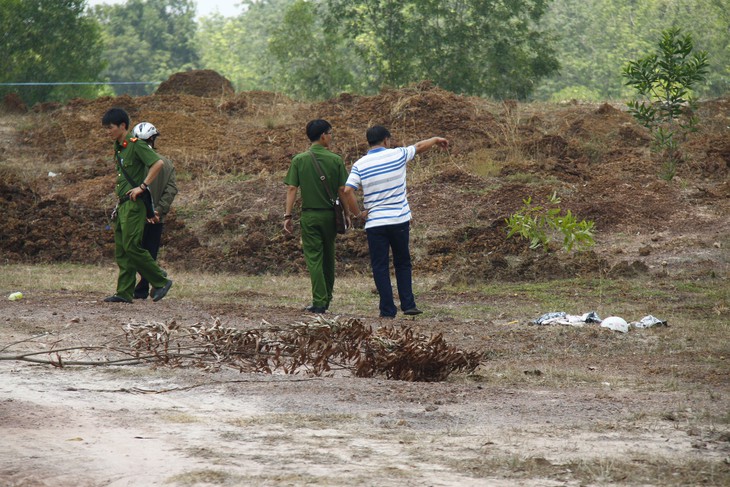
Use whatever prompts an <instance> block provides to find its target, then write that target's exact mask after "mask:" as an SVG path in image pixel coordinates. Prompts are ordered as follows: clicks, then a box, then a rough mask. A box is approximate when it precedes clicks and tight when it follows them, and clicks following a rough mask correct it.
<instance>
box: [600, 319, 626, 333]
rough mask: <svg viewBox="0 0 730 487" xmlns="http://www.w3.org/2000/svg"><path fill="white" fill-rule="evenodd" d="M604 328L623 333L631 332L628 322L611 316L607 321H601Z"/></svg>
mask: <svg viewBox="0 0 730 487" xmlns="http://www.w3.org/2000/svg"><path fill="white" fill-rule="evenodd" d="M601 327H602V328H608V329H609V330H613V331H620V332H621V333H628V332H629V324H628V322H627V321H626V320H625V319H623V318H621V317H619V316H609V317H608V318H606V319H605V320H603V321H601Z"/></svg>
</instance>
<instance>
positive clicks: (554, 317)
mask: <svg viewBox="0 0 730 487" xmlns="http://www.w3.org/2000/svg"><path fill="white" fill-rule="evenodd" d="M600 322H601V318H600V317H599V316H598V314H596V312H595V311H590V312H588V313H585V314H582V315H569V314H567V313H565V312H564V311H556V312H553V313H545V314H544V315H542V316H541V317H539V318H537V319H536V320H533V323H534V324H536V325H570V326H583V325H585V324H586V323H600Z"/></svg>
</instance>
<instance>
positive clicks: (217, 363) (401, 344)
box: [124, 316, 481, 381]
mask: <svg viewBox="0 0 730 487" xmlns="http://www.w3.org/2000/svg"><path fill="white" fill-rule="evenodd" d="M124 331H125V335H126V339H127V342H128V345H129V346H130V347H131V349H132V355H134V357H135V358H136V359H138V360H140V361H143V362H147V363H154V364H157V365H166V366H172V367H181V366H197V367H203V368H206V369H209V370H216V369H218V368H220V367H223V366H228V367H234V368H237V369H239V370H240V371H242V372H263V373H273V372H274V371H282V372H284V373H287V374H296V373H305V374H310V375H314V376H322V375H326V374H329V373H334V372H335V371H336V370H344V371H350V372H351V373H352V374H353V375H355V376H357V377H375V376H384V377H386V378H388V379H396V380H407V381H441V380H444V379H446V378H447V377H448V376H449V374H451V373H452V372H455V371H464V372H471V371H473V370H474V369H475V368H476V367H477V366H478V365H479V362H480V358H481V354H480V353H478V352H467V351H463V350H459V349H457V348H455V347H453V346H450V345H448V344H447V343H446V342H445V341H444V339H443V337H442V335H440V334H439V335H435V336H431V337H426V336H423V335H417V334H415V333H414V332H413V331H412V330H411V329H410V328H402V329H396V328H392V327H388V328H379V329H377V330H376V331H373V329H372V327H370V326H365V325H364V324H363V323H361V322H360V321H359V320H357V319H354V318H350V319H346V320H341V319H340V318H335V319H327V318H325V317H323V316H319V317H318V318H317V319H316V320H314V321H312V322H310V323H295V324H293V325H290V326H286V327H273V326H266V327H262V328H257V329H250V330H241V329H238V328H232V327H226V326H223V325H222V324H221V322H220V320H218V319H213V320H212V322H211V323H208V324H206V323H197V324H195V325H192V326H179V325H177V324H176V323H174V322H173V323H168V324H163V323H130V324H128V325H126V326H125V328H124Z"/></svg>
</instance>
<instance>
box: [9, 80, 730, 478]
mask: <svg viewBox="0 0 730 487" xmlns="http://www.w3.org/2000/svg"><path fill="white" fill-rule="evenodd" d="M200 76H201V78H199V79H196V78H195V77H185V78H179V81H178V82H179V83H181V84H182V85H184V86H182V85H181V86H180V87H179V88H178V90H177V91H176V90H175V85H174V83H168V84H167V85H166V91H165V93H159V94H156V95H153V96H149V97H141V98H131V97H118V98H106V99H99V100H94V101H85V100H75V101H72V102H71V103H69V104H67V105H65V106H57V105H45V106H36V107H33V109H32V110H31V111H30V112H29V113H25V114H10V113H6V114H4V115H0V205H2V206H1V207H0V209H1V210H2V215H3V216H2V224H1V225H0V264H2V265H3V267H0V272H8V273H9V272H11V269H10V267H6V266H10V265H18V264H22V265H24V266H27V273H28V275H29V276H33V275H36V273H39V272H40V271H36V270H34V267H33V266H34V265H40V264H45V263H52V264H58V263H81V264H95V265H97V266H98V267H97V268H98V269H101V270H100V271H98V272H101V273H104V274H106V275H105V276H104V277H103V278H102V279H100V282H101V281H102V280H104V279H105V280H106V281H108V283H109V285H108V289H98V290H96V291H95V292H82V291H79V290H78V289H79V288H83V287H84V286H81V285H79V286H78V287H77V286H69V287H64V286H59V287H58V288H56V289H51V288H48V287H46V286H39V287H40V289H38V290H34V289H33V288H32V287H31V288H29V289H23V291H24V293H25V295H26V296H25V298H24V299H23V300H21V301H16V302H11V301H8V300H7V299H5V297H6V296H7V295H8V294H9V293H11V292H13V291H17V290H19V289H16V287H17V286H15V285H14V283H13V282H10V283H8V284H6V286H7V288H4V289H0V292H2V294H3V299H2V300H0V349H3V351H2V352H0V356H7V355H8V354H12V353H16V352H18V351H20V350H49V349H50V348H51V347H55V348H59V347H62V346H78V345H79V344H84V345H99V346H101V345H103V344H106V343H108V342H109V341H110V340H116V339H117V337H118V336H119V335H120V333H121V329H122V327H123V326H124V325H125V324H128V323H134V322H146V321H150V320H151V321H159V322H165V323H169V322H172V321H175V322H177V323H180V324H186V325H192V324H195V323H201V322H203V323H204V322H209V321H210V320H211V317H217V318H219V319H221V320H222V321H223V322H224V323H227V324H229V325H230V326H234V327H237V328H241V329H247V328H253V327H258V326H260V325H261V324H262V322H264V321H265V323H268V324H271V325H277V326H279V325H280V326H286V325H289V324H291V323H295V322H298V321H301V320H303V319H306V318H305V317H303V316H302V311H301V307H302V305H303V304H306V302H305V300H306V298H305V296H301V295H297V296H291V297H290V299H289V300H288V301H287V300H284V302H285V304H283V305H282V304H280V303H276V304H272V302H271V301H270V300H267V298H266V296H259V295H256V294H255V293H250V294H247V293H246V292H241V293H236V292H228V293H221V294H220V295H216V296H214V297H212V298H211V297H207V298H206V299H202V298H201V299H198V298H196V297H195V296H194V295H193V294H192V293H187V294H186V293H184V292H182V291H183V290H184V284H183V283H181V284H180V287H179V288H173V291H172V292H171V294H170V296H169V297H168V298H165V299H164V300H163V301H161V302H159V303H154V304H153V303H151V302H143V303H142V302H135V303H134V304H133V305H130V306H120V305H116V306H115V305H110V304H106V303H102V302H101V301H102V299H103V298H104V297H105V296H106V295H107V294H110V293H111V291H112V287H113V282H114V280H115V269H114V267H113V255H112V254H113V235H112V232H111V230H110V228H109V227H108V222H107V219H106V215H107V214H108V212H109V210H110V209H111V207H113V197H112V196H111V195H110V192H111V189H112V186H113V183H114V180H113V170H111V169H112V167H111V157H110V156H109V150H110V142H109V141H108V140H107V138H106V135H105V133H104V131H103V130H101V128H100V122H99V120H100V118H101V115H102V114H103V113H104V111H105V110H106V109H107V108H109V107H111V106H121V107H123V108H125V109H127V110H128V111H129V112H130V114H131V115H132V118H133V123H134V122H138V121H142V120H147V121H152V122H153V123H155V125H156V126H157V127H158V128H159V129H160V131H161V132H162V137H161V138H160V140H159V144H158V145H159V148H160V152H161V153H163V154H165V155H167V156H169V157H171V158H172V160H173V161H174V162H175V164H176V167H177V170H178V185H179V187H180V190H181V192H180V195H179V197H178V199H177V200H176V202H175V210H174V213H173V214H172V215H171V216H170V219H169V221H168V225H167V226H166V230H165V241H164V244H165V247H164V248H163V252H162V256H161V261H162V263H163V264H164V265H165V266H166V267H168V269H171V270H172V271H173V273H174V272H178V273H179V274H181V275H182V274H183V273H186V272H187V273H189V274H188V275H190V274H192V273H233V274H236V275H250V276H259V275H270V276H272V279H275V278H276V276H290V275H295V276H299V277H300V278H301V283H302V284H301V286H299V288H301V289H305V290H306V274H305V273H304V270H305V268H304V262H303V259H302V258H301V251H300V248H299V239H298V236H294V237H292V238H287V237H284V236H283V235H282V232H281V213H282V208H283V196H284V194H283V188H282V184H281V181H282V179H283V173H284V171H285V170H286V168H287V166H288V162H289V160H290V158H291V156H293V155H294V154H295V153H297V152H299V151H301V150H304V149H305V148H306V145H307V144H306V142H305V140H304V136H303V126H304V124H305V123H306V121H307V120H308V119H311V118H314V117H323V118H327V119H328V120H330V121H331V122H332V123H333V125H334V126H335V134H336V142H335V144H336V146H335V148H334V149H335V151H336V152H338V153H340V154H342V155H343V157H344V158H345V160H346V163H347V164H348V166H349V165H350V164H352V163H353V162H354V160H355V159H356V158H357V157H358V156H359V155H360V154H362V153H363V152H364V150H365V144H364V140H363V139H364V137H363V134H364V131H365V129H366V128H367V126H369V125H371V124H372V123H383V124H385V125H388V126H389V127H390V129H391V131H392V132H393V133H394V134H396V137H397V138H398V139H399V140H400V141H402V142H404V143H409V142H413V141H416V140H419V139H421V138H425V137H429V136H431V135H437V134H438V135H443V136H446V137H448V138H449V139H450V140H451V141H452V148H451V150H450V151H449V152H448V153H446V154H443V153H430V154H429V155H428V157H424V158H419V159H418V160H416V161H414V163H413V166H412V168H411V173H410V178H411V179H410V180H409V200H410V203H411V207H412V209H413V212H414V215H415V218H416V220H415V221H414V229H413V233H412V241H413V254H414V273H415V275H416V280H417V281H418V279H419V277H418V276H423V277H424V278H426V277H427V278H428V283H429V284H428V285H422V284H421V285H419V283H418V282H416V284H417V286H422V287H421V288H420V290H421V292H419V307H421V306H422V307H423V308H424V309H425V310H426V313H425V314H424V315H422V316H420V317H418V318H417V319H416V320H413V319H403V318H399V319H396V320H395V321H390V322H382V321H380V320H378V319H377V318H374V317H373V316H374V315H375V313H374V312H373V311H372V310H371V309H370V308H367V306H368V305H365V306H366V307H363V306H360V305H354V304H352V303H349V302H345V303H341V304H338V306H339V309H334V310H333V312H332V313H330V314H331V315H333V314H340V315H342V316H345V317H356V318H358V319H361V320H363V321H364V322H365V323H366V324H368V325H370V326H372V327H374V328H376V327H379V326H394V327H399V328H403V327H413V328H415V329H416V330H417V331H418V332H419V333H423V334H426V335H431V334H437V333H442V334H443V335H444V337H445V338H446V340H447V341H448V342H449V343H450V344H453V345H454V346H457V347H461V348H463V349H467V350H476V351H479V352H480V353H482V354H483V359H484V360H483V362H482V365H480V366H479V367H478V368H477V369H476V370H475V371H474V372H473V373H471V374H453V375H452V376H450V377H449V379H448V380H446V381H442V382H430V383H413V382H404V381H393V380H387V379H385V378H353V377H350V376H349V374H348V373H347V372H346V371H340V372H337V373H335V374H333V376H332V377H309V376H307V375H306V374H301V375H296V376H288V375H284V374H281V373H275V374H251V373H239V372H238V371H235V370H231V369H226V368H224V369H222V370H220V371H218V372H206V371H203V370H201V369H198V368H191V367H179V368H168V367H157V368H155V367H151V366H148V365H141V366H133V367H132V366H126V367H98V366H73V367H63V368H56V367H52V366H49V365H38V364H29V363H27V362H21V361H13V360H0V377H2V379H1V381H0V434H2V438H3V440H4V441H3V443H4V445H5V447H4V448H2V449H0V485H8V486H50V485H54V486H59V485H60V486H87V485H88V486H98V485H108V486H139V485H181V486H186V485H195V486H207V485H363V486H365V485H368V486H371V485H372V486H376V485H377V486H389V485H408V486H411V485H412V486H416V485H418V486H421V485H433V486H452V485H453V486H455V485H494V486H511V485H527V486H578V485H657V486H659V485H661V486H664V485H730V428H729V426H728V425H729V424H730V416H729V415H728V411H730V400H729V398H730V367H729V366H728V360H730V349H729V348H728V346H729V345H728V343H729V341H728V338H730V336H729V335H730V332H729V331H728V328H727V323H728V306H729V303H730V299H729V298H728V275H729V273H728V271H729V270H730V257H729V256H728V251H727V249H728V246H730V219H729V218H728V215H729V214H730V183H728V173H729V170H730V137H728V126H730V101H729V100H728V99H727V98H724V99H719V100H712V101H707V102H704V103H703V104H702V105H701V106H700V108H699V109H698V112H697V113H698V115H699V116H700V119H701V121H702V122H703V123H702V124H701V128H700V131H699V132H698V133H697V134H692V135H691V136H690V138H689V139H688V140H687V141H686V143H685V144H684V146H683V147H684V149H683V150H684V151H685V153H686V156H687V160H688V162H687V163H686V164H684V165H682V166H680V167H679V170H678V174H677V177H675V178H674V180H673V181H671V182H669V181H664V180H662V179H660V178H659V177H658V174H659V173H660V171H661V166H660V162H658V161H657V160H656V158H655V157H654V156H653V155H652V153H651V151H650V149H649V145H650V135H649V134H648V132H647V131H646V130H645V129H643V128H642V127H641V126H639V125H638V124H636V122H635V121H633V120H632V119H631V117H630V116H629V115H627V114H626V113H625V112H624V111H623V110H622V108H621V106H619V105H610V104H604V105H595V106H594V105H580V104H569V105H561V106H555V105H551V106H541V105H537V104H518V103H514V102H506V103H494V102H489V101H486V100H480V99H473V98H468V97H461V96H457V95H454V94H451V93H447V92H444V91H442V90H440V89H438V88H436V87H433V86H431V85H430V84H428V83H422V84H420V85H416V86H413V87H410V88H407V89H403V90H390V91H384V92H383V93H381V94H379V95H376V96H372V97H362V96H354V95H348V94H343V95H341V96H340V97H338V98H337V99H333V100H329V101H327V102H323V103H319V104H300V103H296V102H293V101H292V100H289V99H287V98H286V97H284V96H281V95H278V94H273V93H259V92H248V93H238V94H233V95H232V94H231V93H230V92H229V91H227V90H226V89H225V86H226V84H225V83H220V80H217V79H211V78H208V77H214V73H208V72H206V73H201V74H200ZM171 81H174V80H172V79H171ZM211 86H213V87H215V90H216V91H215V92H214V93H211V92H210V87H211ZM203 88H207V89H208V91H206V92H204V93H203V92H201V93H196V89H203ZM218 92H220V95H217V94H216V93H218ZM49 173H53V175H51V174H49ZM553 191H557V192H558V194H559V195H560V197H561V198H562V206H563V208H565V209H570V210H571V211H572V212H573V213H575V214H576V215H578V216H579V217H580V218H586V219H590V220H593V221H595V223H596V228H597V235H596V242H597V245H596V247H594V249H592V251H591V252H587V253H577V254H568V253H564V252H560V251H558V250H557V249H551V251H550V252H542V251H541V250H539V251H532V250H530V249H528V248H527V245H526V244H525V243H524V242H520V241H515V240H507V239H506V238H505V235H506V229H505V226H504V218H505V217H506V216H508V215H509V214H511V213H512V212H514V211H516V210H517V209H518V208H519V207H520V206H521V205H522V200H523V199H524V198H526V197H527V196H532V197H533V198H534V199H539V198H544V197H546V196H548V195H550V194H551V193H552V192H553ZM3 269H4V270H3ZM16 271H17V270H16V268H13V270H12V272H16ZM46 272H47V271H46ZM368 272H369V269H368V257H367V246H366V242H365V239H364V236H363V234H362V232H361V231H355V232H352V233H350V234H348V235H346V236H344V237H342V238H341V239H340V240H339V242H338V286H343V287H345V288H346V287H347V286H348V285H351V286H353V287H355V284H354V283H355V280H358V279H360V280H368V279H369V276H368ZM37 275H43V274H40V273H39V274H37ZM173 275H174V274H173ZM221 275H222V274H221ZM357 276H360V277H359V278H358V277H357ZM190 279H191V280H193V278H192V277H191V278H190ZM348 279H351V280H350V281H348ZM563 279H578V280H579V281H577V282H576V284H575V286H576V287H575V289H566V284H565V281H562V280H563ZM591 279H597V280H601V281H600V282H601V283H603V282H604V281H605V282H606V283H608V284H605V286H606V289H605V291H604V290H603V288H602V286H603V285H604V284H596V283H591V281H590V280H591ZM557 280H561V281H559V282H558V281H557ZM3 282H7V281H3ZM178 282H179V281H178ZM553 282H554V283H555V290H554V291H551V283H553ZM568 282H569V281H568ZM519 283H532V284H534V283H544V288H540V289H539V291H540V293H543V294H542V295H541V296H536V295H532V294H529V292H527V291H521V290H520V289H519V288H517V287H516V288H514V291H510V292H509V293H507V292H498V291H497V290H495V289H497V288H499V286H504V287H505V288H507V287H508V286H513V285H518V284H519ZM693 283H694V284H693ZM490 285H493V286H497V288H488V289H492V291H491V292H492V293H493V294H494V295H490V291H485V286H490ZM568 286H570V285H569V284H568ZM274 287H275V286H272V288H274ZM697 287H701V288H702V289H711V290H713V291H712V292H713V293H714V294H713V296H715V297H713V298H712V299H709V298H708V299H707V300H698V298H697V295H698V293H699V292H698V291H697V290H696V288H697ZM177 289H179V290H180V294H178V295H176V290H177ZM510 289H512V288H510ZM531 289H533V292H537V291H538V288H531ZM551 292H553V293H554V298H553V297H550V296H551ZM343 294H344V291H343ZM361 294H367V293H361ZM352 295H356V293H354V291H353V293H352ZM584 295H588V296H587V297H586V296H584ZM599 298H600V299H601V300H602V309H600V310H599V311H600V312H601V313H602V314H603V317H604V318H605V317H606V316H605V314H606V312H608V311H609V310H611V305H612V303H613V304H616V303H619V304H620V305H621V306H624V308H623V310H624V311H626V312H629V311H630V312H631V313H632V314H633V315H634V316H631V317H630V318H631V319H639V318H641V317H642V316H643V315H644V314H649V312H652V311H654V312H655V313H656V314H660V313H662V312H663V313H664V316H663V317H665V318H669V319H670V325H671V326H670V327H668V328H665V327H661V328H655V329H654V328H653V329H648V330H637V331H632V332H631V333H628V334H619V333H616V332H612V331H610V330H606V329H601V328H599V327H584V328H572V327H536V326H532V325H530V324H529V323H528V322H529V320H530V319H532V318H535V317H537V316H539V315H540V314H542V313H543V312H547V311H555V309H545V307H546V306H547V305H553V304H562V305H566V304H568V305H570V304H573V305H574V306H576V307H577V309H567V310H565V311H569V312H585V311H589V310H590V308H588V307H587V306H589V304H588V303H591V302H592V300H594V301H596V300H599ZM353 299H355V298H353ZM361 299H362V298H361ZM368 299H369V300H370V304H372V299H373V298H372V296H371V297H370V298H368ZM632 301H633V303H632ZM546 303H548V304H546ZM626 303H632V304H630V305H628V304H626ZM584 306H585V309H583V307H584ZM551 307H552V306H551ZM364 309H365V310H368V311H363V310H364ZM627 318H628V316H627ZM674 318H677V320H674ZM705 324H708V326H709V325H712V326H713V328H712V332H711V338H710V339H709V340H704V341H703V340H702V339H701V337H702V334H703V329H702V326H704V325H705ZM708 330H709V328H708ZM708 333H710V332H709V331H708ZM32 337H36V338H34V339H32V340H30V339H31V338H32ZM15 342H22V343H18V344H16V345H13V346H12V347H10V348H4V347H7V346H8V345H9V344H11V343H15ZM44 347H46V348H45V349H44ZM42 356H43V357H48V355H47V354H46V355H42ZM76 358H87V359H89V360H98V359H100V358H103V352H99V351H89V352H88V353H87V354H86V355H77V356H76Z"/></svg>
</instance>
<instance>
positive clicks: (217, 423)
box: [0, 292, 730, 486]
mask: <svg viewBox="0 0 730 487" xmlns="http://www.w3.org/2000/svg"><path fill="white" fill-rule="evenodd" d="M97 298H100V297H95V296H92V297H89V296H83V295H80V294H74V293H70V292H58V293H46V294H44V295H42V296H41V295H36V296H34V295H30V296H26V299H25V300H23V301H20V302H9V301H7V300H2V301H0V316H2V318H0V328H2V331H1V332H0V343H2V344H8V343H11V342H15V341H19V340H24V339H26V338H27V337H28V336H31V335H33V334H40V333H49V334H48V335H46V336H44V337H42V338H40V339H38V340H34V341H32V342H26V343H21V344H18V345H15V346H14V347H12V349H11V350H15V351H17V350H43V346H44V344H45V345H46V346H50V344H52V343H54V342H56V343H57V345H56V346H59V344H60V343H72V342H77V343H78V342H86V343H89V342H93V343H103V342H104V341H105V340H107V339H109V338H110V337H111V336H113V335H116V334H118V333H119V330H120V329H121V325H122V324H124V323H125V322H129V321H130V320H132V321H134V320H140V319H143V317H144V316H145V315H146V313H148V312H149V310H150V309H151V308H150V306H156V308H155V310H156V313H158V314H161V315H165V316H172V317H174V319H176V320H178V321H179V322H187V323H195V322H197V321H199V320H201V319H205V317H206V315H207V316H208V317H209V316H210V315H209V313H208V311H210V308H209V307H207V306H206V305H197V304H195V303H187V304H182V303H180V302H179V301H176V300H174V299H169V300H167V299H166V300H163V301H162V302H160V303H156V304H154V305H153V304H152V303H135V304H133V305H131V306H130V305H127V306H126V307H125V306H123V305H111V304H105V303H100V302H99V300H98V299H97ZM41 303H44V304H41ZM261 311H262V312H265V310H261ZM269 311H270V310H269ZM253 314H255V313H253ZM284 314H286V313H284ZM291 314H292V316H290V317H287V316H282V318H281V319H282V320H283V321H285V320H287V319H293V318H294V317H295V316H296V315H297V312H296V311H291ZM223 318H224V319H226V320H230V319H233V316H232V315H231V316H224V317H223ZM300 318H301V317H300ZM252 319H253V318H252ZM396 321H400V320H396ZM401 324H402V323H396V326H400V325H401ZM637 339H638V338H637ZM8 354H9V350H5V351H3V353H2V354H0V355H6V356H7V355H8ZM87 358H88V359H92V358H98V357H95V356H94V355H93V354H92V353H90V354H89V355H88V357H87ZM554 372H555V373H557V371H554ZM550 373H551V371H550V370H549V369H545V372H544V374H546V375H550ZM338 375H339V376H336V377H324V378H308V377H302V376H283V375H264V374H245V373H244V374H241V373H238V372H237V371H232V370H222V371H219V372H216V373H209V372H205V371H202V370H198V369H169V368H152V367H149V366H125V367H89V366H86V367H84V366H79V367H64V368H54V367H52V366H48V365H36V364H30V363H27V362H19V361H7V360H5V361H0V377H2V380H1V381H0V431H1V432H2V433H1V434H2V438H3V444H4V445H5V447H4V448H3V449H2V450H0V484H2V485H4V486H51V485H52V486H100V485H104V486H140V485H150V486H152V485H363V486H366V485H367V486H370V485H378V486H396V485H397V486H403V485H408V486H421V485H431V486H457V485H460V486H462V485H467V486H470V485H475V486H476V485H494V486H511V485H527V486H573V485H575V486H578V485H666V483H665V482H664V481H663V480H661V478H660V476H657V474H656V473H654V474H652V473H651V471H650V472H649V473H646V472H644V473H643V474H642V475H644V477H641V476H639V477H636V476H635V474H632V473H631V472H632V470H631V468H629V467H627V466H631V465H635V466H639V468H646V465H650V466H651V467H652V468H656V469H658V470H666V471H668V472H671V470H672V469H673V468H674V466H677V468H680V469H681V470H682V473H681V477H680V479H684V480H680V481H679V485H691V484H693V483H694V482H695V481H697V482H698V483H699V482H702V483H704V484H707V485H727V483H726V482H728V481H730V473H729V472H730V470H729V469H728V468H727V462H728V457H729V456H730V442H728V438H730V435H729V434H728V432H727V424H723V425H713V424H712V422H711V421H707V420H703V418H712V417H714V418H717V417H718V416H721V415H722V414H723V411H724V412H725V413H726V412H727V407H728V401H727V397H728V396H727V392H728V391H727V388H724V389H723V388H717V389H716V390H715V392H714V393H713V392H712V391H711V390H708V389H707V388H704V387H698V388H697V390H692V391H689V390H687V389H683V388H677V389H676V390H667V389H661V388H656V387H651V386H647V387H644V388H642V387H632V386H628V385H622V384H612V383H609V382H595V383H591V382H586V383H585V384H584V385H580V386H573V385H571V386H557V387H556V386H555V385H551V384H550V383H549V382H544V381H543V379H544V377H540V376H538V375H543V373H542V372H541V373H539V374H538V375H536V376H535V377H534V380H528V381H526V382H523V383H522V384H510V383H509V382H508V381H507V382H506V381H503V380H500V375H501V373H500V372H499V364H494V363H492V364H490V363H486V364H485V365H483V366H480V367H479V369H477V371H476V374H474V375H473V376H470V377H466V376H458V375H457V376H452V377H451V378H450V379H449V380H448V381H446V382H441V383H409V382H401V381H389V380H385V379H358V378H352V377H347V376H346V375H342V374H338ZM628 383H630V381H628V382H627V384H628ZM723 428H724V429H723ZM693 462H698V463H697V464H698V465H700V467H699V470H698V471H697V472H696V477H690V478H691V479H692V481H691V482H689V483H685V482H687V478H688V477H687V470H688V469H687V466H688V465H692V464H693ZM679 466H682V467H679ZM622 471H623V472H625V473H624V474H623V477H622V474H621V472H622ZM647 475H648V476H649V478H648V479H647V478H646V476H647ZM652 475H654V477H653V478H654V480H652ZM667 475H668V476H669V477H668V478H669V479H671V473H669V474H667ZM677 475H680V474H677ZM670 483H671V482H670ZM675 483H676V482H675Z"/></svg>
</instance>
